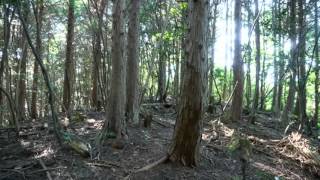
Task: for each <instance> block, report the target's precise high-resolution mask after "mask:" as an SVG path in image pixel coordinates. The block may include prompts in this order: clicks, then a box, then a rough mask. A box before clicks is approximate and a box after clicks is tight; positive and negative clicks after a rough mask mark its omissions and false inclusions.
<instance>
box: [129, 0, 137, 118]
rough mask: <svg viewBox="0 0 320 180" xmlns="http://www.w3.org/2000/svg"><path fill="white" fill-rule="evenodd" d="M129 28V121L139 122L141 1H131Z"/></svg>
mask: <svg viewBox="0 0 320 180" xmlns="http://www.w3.org/2000/svg"><path fill="white" fill-rule="evenodd" d="M130 6H131V7H130V10H129V25H128V26H129V28H128V52H127V53H128V55H127V58H128V59H127V63H128V64H127V65H128V66H127V69H128V72H127V108H126V114H127V118H128V120H129V121H132V122H134V123H137V122H138V118H139V117H138V116H139V107H138V106H139V104H138V100H139V99H138V97H139V96H138V95H139V91H138V90H139V86H138V81H139V79H138V78H139V77H138V76H139V73H138V72H139V10H140V0H131V1H130Z"/></svg>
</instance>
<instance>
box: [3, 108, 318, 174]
mask: <svg viewBox="0 0 320 180" xmlns="http://www.w3.org/2000/svg"><path fill="white" fill-rule="evenodd" d="M143 111H144V112H146V111H147V112H149V113H152V114H153V122H152V125H151V127H150V128H141V127H132V126H129V127H128V134H129V141H128V143H127V144H126V145H125V147H124V148H123V149H122V150H116V149H113V148H112V147H111V141H108V140H107V142H106V143H105V144H104V147H103V150H102V154H101V156H100V161H93V160H90V159H89V158H82V157H80V156H79V155H78V154H75V153H73V152H72V151H70V150H65V149H62V148H60V146H59V145H58V144H57V142H56V140H55V137H54V134H53V132H52V130H50V129H48V128H45V126H44V125H43V124H44V122H41V121H40V120H39V121H36V122H29V123H26V124H25V125H24V126H23V128H22V131H21V132H20V135H21V136H20V137H19V139H18V140H14V139H15V138H13V137H12V136H11V137H8V135H7V132H5V131H3V130H2V131H0V179H45V178H48V176H50V177H52V179H123V178H124V177H126V176H127V175H128V174H130V173H131V172H132V171H134V170H135V169H139V168H141V167H144V166H145V165H147V164H150V163H152V162H154V161H157V160H158V159H160V158H161V157H163V156H164V155H165V154H166V152H167V150H168V146H169V144H170V141H171V137H172V132H173V127H174V120H175V116H176V113H175V110H174V109H173V108H172V107H169V108H168V107H164V106H162V105H159V104H153V105H147V106H143ZM81 113H82V114H84V118H83V119H81V120H78V121H71V125H70V128H69V130H70V131H72V132H74V133H76V134H78V135H79V136H81V137H82V138H83V139H85V140H87V141H89V142H91V143H93V142H94V140H95V136H96V134H97V132H99V130H100V129H101V126H102V123H103V119H104V113H100V112H81ZM214 120H215V119H214V118H213V117H212V116H211V115H206V118H205V119H204V130H203V134H202V139H203V141H202V144H201V145H202V148H201V149H202V151H201V161H200V164H199V166H198V167H195V168H188V167H182V166H180V165H178V164H172V163H167V164H160V165H158V166H156V167H155V168H153V169H151V170H149V171H145V172H140V173H136V174H134V175H132V176H130V177H131V179H137V180H141V179H152V180H153V179H159V180H160V179H203V180H204V179H208V180H209V179H218V180H221V179H223V180H225V179H230V180H236V179H241V171H240V163H239V162H238V161H237V160H236V159H234V158H232V157H231V156H230V155H229V153H228V148H227V146H228V143H229V142H230V138H231V136H232V133H233V131H234V129H237V130H238V131H241V132H242V133H244V134H246V135H247V136H248V139H249V140H250V142H251V143H252V144H253V153H252V156H251V160H250V165H249V167H248V170H247V171H248V175H247V179H261V180H264V179H266V180H267V179H270V180H271V179H275V177H279V179H294V180H296V179H317V177H316V174H317V173H318V178H319V175H320V173H319V171H320V170H319V167H320V165H319V164H316V163H317V161H313V160H312V159H314V158H319V157H316V154H315V152H316V151H309V150H310V148H308V146H310V144H313V143H314V142H313V143H311V142H310V140H308V139H306V138H304V136H301V135H300V134H295V133H292V134H291V135H290V136H286V137H283V136H282V132H283V130H282V129H279V128H278V127H277V126H276V124H277V122H276V121H275V120H273V119H272V118H271V117H268V116H266V115H262V114H259V116H258V119H257V123H256V124H255V125H249V124H248V123H247V121H243V122H238V123H218V121H214ZM318 147H319V142H318ZM310 152H311V153H310ZM313 155H314V157H313ZM317 155H319V152H318V154H317ZM41 161H42V162H43V164H44V166H43V165H41Z"/></svg>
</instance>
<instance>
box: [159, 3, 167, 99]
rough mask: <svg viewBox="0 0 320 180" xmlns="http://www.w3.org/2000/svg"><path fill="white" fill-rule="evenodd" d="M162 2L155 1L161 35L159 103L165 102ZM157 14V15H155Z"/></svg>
mask: <svg viewBox="0 0 320 180" xmlns="http://www.w3.org/2000/svg"><path fill="white" fill-rule="evenodd" d="M163 3H164V2H163V1H162V0H158V1H157V7H158V8H159V9H160V11H159V14H160V16H159V17H158V16H157V24H158V28H159V31H160V33H161V36H160V39H159V42H158V43H159V49H158V51H159V58H158V61H159V64H158V69H159V75H158V96H159V99H158V100H159V102H165V101H166V94H165V90H166V80H167V77H166V59H165V58H166V57H165V53H166V52H165V46H164V38H163V36H164V27H163V26H164V25H163V24H164V20H163V16H164V14H162V11H161V7H162V4H163ZM157 14H158V13H157Z"/></svg>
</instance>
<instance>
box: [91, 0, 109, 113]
mask: <svg viewBox="0 0 320 180" xmlns="http://www.w3.org/2000/svg"><path fill="white" fill-rule="evenodd" d="M99 2H100V3H99V6H98V7H96V16H97V19H98V27H93V31H94V33H93V34H94V35H93V36H94V38H93V39H94V42H93V62H92V91H91V100H92V106H93V107H94V108H95V109H96V110H98V111H99V110H101V105H102V104H101V100H100V99H101V96H99V74H100V65H101V58H102V47H101V36H102V34H101V31H102V27H103V13H104V10H105V7H106V0H100V1H99Z"/></svg>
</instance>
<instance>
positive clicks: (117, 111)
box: [101, 0, 126, 142]
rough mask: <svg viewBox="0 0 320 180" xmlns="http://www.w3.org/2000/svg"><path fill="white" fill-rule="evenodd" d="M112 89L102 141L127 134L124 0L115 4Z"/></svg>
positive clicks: (113, 16)
mask: <svg viewBox="0 0 320 180" xmlns="http://www.w3.org/2000/svg"><path fill="white" fill-rule="evenodd" d="M112 18H113V24H112V54H111V55H112V70H111V89H110V97H109V100H108V109H107V114H106V122H105V124H104V127H103V130H102V134H101V135H102V137H101V138H102V139H101V140H102V142H103V140H104V138H105V137H106V135H107V134H108V133H110V132H111V133H115V134H116V135H117V138H122V137H124V136H126V129H125V128H126V126H125V103H126V60H125V58H124V44H125V42H124V0H117V1H115V2H114V4H113V15H112Z"/></svg>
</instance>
